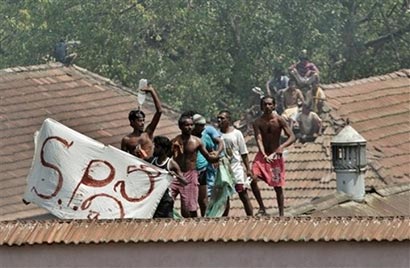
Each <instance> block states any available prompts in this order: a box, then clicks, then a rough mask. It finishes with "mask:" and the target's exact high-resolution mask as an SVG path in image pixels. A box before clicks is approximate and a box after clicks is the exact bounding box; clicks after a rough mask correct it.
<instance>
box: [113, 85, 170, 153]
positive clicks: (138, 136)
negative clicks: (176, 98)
mask: <svg viewBox="0 0 410 268" xmlns="http://www.w3.org/2000/svg"><path fill="white" fill-rule="evenodd" d="M141 90H142V91H145V92H149V93H151V95H152V99H153V100H154V104H155V109H156V112H155V114H154V117H153V118H152V120H151V123H150V124H149V125H148V126H147V128H146V129H145V130H144V124H145V114H144V112H143V111H141V110H139V109H138V110H132V111H130V113H129V114H128V120H129V121H130V126H131V127H132V128H133V129H134V131H133V132H131V133H130V134H128V135H126V136H125V137H124V138H122V140H121V150H123V151H126V152H128V153H130V154H133V155H135V156H136V157H139V158H142V159H144V160H149V159H150V158H151V157H152V154H153V147H154V146H153V143H152V140H153V138H154V131H155V128H156V127H157V125H158V122H159V119H160V118H161V114H162V106H161V102H160V101H159V97H158V94H157V92H156V90H155V89H154V88H153V87H152V86H151V85H148V86H147V87H146V88H143V89H141Z"/></svg>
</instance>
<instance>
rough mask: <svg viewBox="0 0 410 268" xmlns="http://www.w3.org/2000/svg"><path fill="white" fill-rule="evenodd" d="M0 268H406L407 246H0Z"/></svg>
mask: <svg viewBox="0 0 410 268" xmlns="http://www.w3.org/2000/svg"><path fill="white" fill-rule="evenodd" d="M0 267H42V268H44V267H99V268H101V267H391V268H393V267H406V268H408V267H410V242H408V241H406V242H337V243H336V242H300V243H295V242H281V243H263V242H246V243H243V242H230V243H223V242H218V243H215V242H207V243H203V242H196V243H193V242H185V243H137V244H135V243H109V244H81V245H74V244H73V245H65V244H51V245H47V244H42V245H32V246H30V245H25V246H13V247H9V246H0Z"/></svg>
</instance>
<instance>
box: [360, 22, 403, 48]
mask: <svg viewBox="0 0 410 268" xmlns="http://www.w3.org/2000/svg"><path fill="white" fill-rule="evenodd" d="M408 32H410V24H408V25H407V26H406V27H403V28H401V29H398V30H397V31H395V32H391V33H388V34H386V35H383V36H380V37H379V38H377V39H374V40H371V41H368V42H366V43H365V44H364V46H365V47H366V48H371V47H373V48H377V47H380V46H382V45H384V44H385V43H387V42H390V41H392V40H393V39H394V38H396V37H400V36H402V35H404V34H406V33H408Z"/></svg>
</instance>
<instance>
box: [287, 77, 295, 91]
mask: <svg viewBox="0 0 410 268" xmlns="http://www.w3.org/2000/svg"><path fill="white" fill-rule="evenodd" d="M288 86H289V88H290V89H296V80H295V79H290V80H289V84H288Z"/></svg>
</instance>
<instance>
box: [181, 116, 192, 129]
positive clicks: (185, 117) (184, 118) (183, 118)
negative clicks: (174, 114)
mask: <svg viewBox="0 0 410 268" xmlns="http://www.w3.org/2000/svg"><path fill="white" fill-rule="evenodd" d="M188 119H191V120H192V116H188V115H185V114H182V115H181V116H180V117H179V119H178V126H179V127H181V126H182V125H183V124H184V122H185V121H186V120H188Z"/></svg>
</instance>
